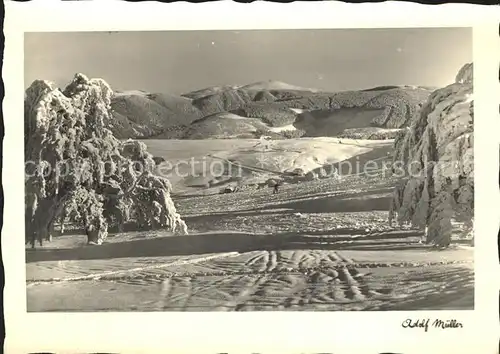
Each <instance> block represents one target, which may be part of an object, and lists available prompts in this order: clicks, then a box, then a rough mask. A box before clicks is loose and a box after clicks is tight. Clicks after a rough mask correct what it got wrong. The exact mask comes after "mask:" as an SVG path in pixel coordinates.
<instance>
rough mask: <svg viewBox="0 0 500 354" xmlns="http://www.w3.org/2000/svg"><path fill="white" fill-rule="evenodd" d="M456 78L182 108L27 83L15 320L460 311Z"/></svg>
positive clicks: (210, 94) (467, 286) (468, 254)
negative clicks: (21, 310) (21, 300)
mask: <svg viewBox="0 0 500 354" xmlns="http://www.w3.org/2000/svg"><path fill="white" fill-rule="evenodd" d="M472 70H473V68H472V63H463V66H462V67H461V68H458V70H457V74H456V78H455V79H454V80H451V81H450V82H449V83H448V84H447V85H446V86H443V87H438V88H435V87H429V86H418V85H386V86H378V87H372V88H366V89H360V90H348V91H347V90H344V91H333V90H332V91H327V90H324V89H315V88H309V87H308V86H307V88H306V87H305V85H295V84H294V83H285V82H283V81H277V80H269V81H256V82H255V83H250V84H248V83H246V84H235V83H231V82H228V83H227V85H219V86H212V87H205V88H202V89H199V90H193V91H190V92H186V93H184V94H180V95H178V94H169V93H155V92H148V91H145V90H139V89H134V90H114V89H113V83H111V82H107V81H105V80H104V79H92V78H89V77H87V76H86V74H85V73H81V74H76V75H75V76H74V78H73V80H72V81H71V82H70V84H69V85H68V86H67V87H65V88H62V87H61V88H59V87H58V85H57V84H55V83H52V82H51V81H50V78H43V79H44V80H35V81H34V82H33V83H32V84H31V85H30V86H29V87H28V88H27V90H26V95H25V148H26V151H25V161H26V162H27V166H28V162H29V163H30V165H29V167H30V168H29V169H27V174H26V178H25V185H26V198H25V201H26V209H25V210H26V286H27V307H28V311H30V312H46V311H277V310H284V311H285V310H291V311H350V310H365V311H370V310H387V311H389V310H444V309H447V310H466V309H473V308H474V234H473V221H474V204H473V203H474V168H473V166H474V163H473V131H474V129H473V116H474V114H473V107H474V106H473V103H474V100H473V98H474V97H473V84H472ZM45 79H48V81H46V80H45ZM40 166H41V168H40ZM58 166H64V169H63V171H62V170H60V169H59V168H60V167H58ZM82 166H86V167H85V168H86V169H85V170H82V169H81V167H82ZM61 171H62V172H64V173H62V172H61Z"/></svg>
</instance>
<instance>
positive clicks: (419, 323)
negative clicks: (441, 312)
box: [401, 318, 464, 332]
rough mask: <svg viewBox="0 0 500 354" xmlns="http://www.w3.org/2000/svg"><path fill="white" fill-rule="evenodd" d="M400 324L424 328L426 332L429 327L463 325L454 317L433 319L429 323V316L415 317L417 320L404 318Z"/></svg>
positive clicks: (458, 326) (407, 326) (457, 326)
mask: <svg viewBox="0 0 500 354" xmlns="http://www.w3.org/2000/svg"><path fill="white" fill-rule="evenodd" d="M401 326H402V327H403V328H424V330H425V332H427V331H428V330H429V327H433V328H439V329H448V328H463V326H464V325H463V324H462V323H461V322H459V321H457V320H455V319H450V320H440V319H435V320H434V321H433V322H432V323H431V319H430V318H424V319H417V320H414V319H410V318H407V319H406V320H404V321H403V323H401Z"/></svg>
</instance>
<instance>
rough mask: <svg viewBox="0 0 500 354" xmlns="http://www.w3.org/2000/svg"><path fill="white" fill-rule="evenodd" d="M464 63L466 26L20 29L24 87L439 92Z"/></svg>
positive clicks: (468, 50)
mask: <svg viewBox="0 0 500 354" xmlns="http://www.w3.org/2000/svg"><path fill="white" fill-rule="evenodd" d="M471 61H472V30H471V29H470V28H434V29H340V30H258V31H179V32H176V31H168V32H114V33H109V32H79V33H75V32H74V33H71V32H66V33H63V32H61V33H27V34H26V35H25V78H24V84H25V87H28V86H29V85H30V84H31V83H32V82H33V81H34V80H36V79H45V80H50V81H54V82H56V83H57V84H58V85H60V86H65V85H66V84H67V83H68V82H69V81H70V80H71V78H72V77H73V75H74V74H75V73H77V72H81V73H83V74H85V75H87V76H89V77H99V78H103V79H104V80H106V81H107V82H108V83H109V84H110V85H111V87H112V88H113V89H115V90H145V91H149V92H170V93H184V92H188V91H191V90H196V89H201V88H205V87H209V86H216V85H225V84H235V85H238V84H249V83H253V82H257V81H263V80H278V81H284V82H286V83H289V84H293V85H298V86H304V87H311V88H318V89H322V90H329V91H339V90H349V89H363V88H370V87H374V86H381V85H423V86H440V87H441V86H444V85H447V84H449V83H451V82H453V80H454V79H455V75H456V73H457V72H458V70H459V69H460V67H461V66H462V65H463V64H465V63H466V62H471Z"/></svg>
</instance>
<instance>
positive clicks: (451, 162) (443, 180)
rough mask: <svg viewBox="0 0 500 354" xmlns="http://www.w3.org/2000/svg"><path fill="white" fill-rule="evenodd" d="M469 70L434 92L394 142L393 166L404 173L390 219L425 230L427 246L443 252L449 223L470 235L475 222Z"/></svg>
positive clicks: (447, 242)
mask: <svg viewBox="0 0 500 354" xmlns="http://www.w3.org/2000/svg"><path fill="white" fill-rule="evenodd" d="M472 69H473V68H472V64H466V65H465V66H464V67H463V68H462V69H461V70H460V71H459V73H458V75H457V77H456V82H455V83H453V84H451V85H448V86H446V87H444V88H442V89H438V90H436V91H434V92H433V93H432V94H431V95H430V97H429V99H428V101H427V102H426V103H425V104H424V105H423V107H422V110H421V113H420V115H419V116H418V117H416V119H414V120H413V121H412V123H411V125H410V127H409V128H408V129H407V130H406V131H405V133H402V134H400V135H399V136H398V137H397V138H396V140H395V154H394V157H393V158H394V161H393V162H394V164H395V165H396V164H400V165H401V166H403V167H404V172H405V179H402V181H401V183H400V184H399V185H398V186H396V189H395V191H394V195H393V201H392V205H391V210H390V213H389V219H390V221H392V219H393V218H394V217H395V216H396V215H397V221H398V222H399V223H403V222H410V223H411V224H412V225H414V226H418V227H420V228H422V229H426V230H427V242H428V243H433V244H436V245H439V246H448V245H449V244H450V240H451V233H452V221H457V222H461V223H463V224H464V225H465V226H466V227H465V232H470V231H471V230H472V226H473V225H472V224H473V219H474V162H473V156H474V150H473V144H474V134H473V130H474V126H473V119H474V101H473V83H472V72H473V71H472Z"/></svg>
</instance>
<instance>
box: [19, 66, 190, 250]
mask: <svg viewBox="0 0 500 354" xmlns="http://www.w3.org/2000/svg"><path fill="white" fill-rule="evenodd" d="M112 95H113V91H112V90H111V88H110V87H109V85H108V84H107V83H106V82H105V81H103V80H101V79H88V78H87V77H86V76H85V75H82V74H77V75H75V77H74V79H73V81H72V82H71V83H70V84H69V85H68V86H67V87H66V88H65V89H64V90H60V89H58V88H56V87H55V85H54V84H52V83H51V82H48V81H42V80H37V81H35V82H33V84H32V85H31V86H30V87H29V88H28V89H27V90H26V95H25V102H24V109H25V142H24V145H25V163H26V174H25V212H26V214H25V219H26V220H25V226H26V241H27V242H31V245H32V247H34V246H35V242H36V241H37V240H38V241H39V243H40V244H42V242H43V240H49V239H50V237H51V233H52V231H53V229H54V224H55V223H56V222H57V221H58V220H60V221H62V225H64V220H66V219H67V218H70V219H72V220H74V221H77V222H80V223H81V224H82V226H83V227H84V229H85V231H86V233H87V236H88V241H89V242H90V243H97V244H100V243H102V241H103V240H104V239H105V238H106V236H107V233H108V226H109V225H110V224H116V225H118V226H121V225H123V223H125V222H126V221H129V220H131V219H133V220H135V221H136V222H137V223H139V224H140V225H148V226H152V227H158V226H161V227H168V228H170V229H171V230H176V228H177V227H180V228H181V230H182V231H183V232H187V228H186V225H185V223H184V222H183V221H182V219H181V218H180V215H179V214H178V213H177V211H176V208H175V206H174V204H173V202H172V199H171V198H170V191H171V185H170V183H169V181H168V180H167V179H165V178H163V177H159V176H157V175H155V174H153V173H152V171H153V166H155V162H154V160H153V156H152V155H151V154H149V153H148V152H147V151H146V146H145V144H143V143H141V142H138V141H133V140H128V141H120V140H118V139H116V138H115V137H114V136H113V134H112V133H111V130H110V129H109V127H111V126H112V124H113V119H112V116H111V113H110V112H111V110H110V103H111V97H112ZM62 227H64V226H62Z"/></svg>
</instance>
